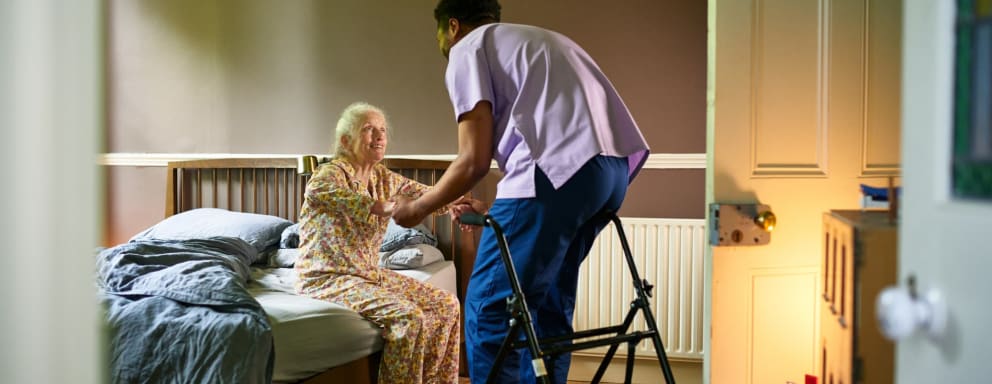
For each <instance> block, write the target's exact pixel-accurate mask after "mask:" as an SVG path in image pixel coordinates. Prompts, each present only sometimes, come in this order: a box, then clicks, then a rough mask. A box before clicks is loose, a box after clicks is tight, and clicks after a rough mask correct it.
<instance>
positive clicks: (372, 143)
mask: <svg viewBox="0 0 992 384" xmlns="http://www.w3.org/2000/svg"><path fill="white" fill-rule="evenodd" d="M386 129H387V127H386V119H385V118H384V117H383V116H382V115H381V114H379V113H376V112H371V111H370V112H368V113H366V114H365V118H364V119H363V120H362V123H361V126H359V128H358V132H356V135H357V137H356V138H355V142H354V146H353V147H352V150H353V151H354V153H355V160H357V161H358V162H359V163H360V164H369V165H371V164H375V163H378V162H380V161H382V159H383V158H385V157H386Z"/></svg>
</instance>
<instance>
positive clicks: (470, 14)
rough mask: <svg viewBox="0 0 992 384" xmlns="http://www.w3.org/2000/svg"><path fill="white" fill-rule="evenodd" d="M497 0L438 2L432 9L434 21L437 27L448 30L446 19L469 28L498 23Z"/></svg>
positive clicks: (446, 0) (498, 7) (443, 0)
mask: <svg viewBox="0 0 992 384" xmlns="http://www.w3.org/2000/svg"><path fill="white" fill-rule="evenodd" d="M500 8H501V7H500V5H499V1H497V0H440V1H438V3H437V6H436V7H434V20H435V21H437V25H438V26H440V27H441V28H443V29H444V30H445V31H447V30H448V19H452V18H454V19H456V20H458V22H459V23H461V24H464V25H466V26H470V27H477V26H480V25H482V24H488V23H498V22H499V12H500Z"/></svg>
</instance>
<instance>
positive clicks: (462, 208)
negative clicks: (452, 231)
mask: <svg viewBox="0 0 992 384" xmlns="http://www.w3.org/2000/svg"><path fill="white" fill-rule="evenodd" d="M486 211H487V209H486V204H485V203H483V202H482V201H479V200H476V199H473V198H470V197H466V196H462V197H460V198H458V200H455V201H454V202H452V203H451V221H452V222H453V223H455V224H458V228H461V230H462V231H465V232H472V231H474V230H475V227H477V225H470V224H462V222H461V221H460V219H461V217H462V214H465V213H476V214H484V213H486Z"/></svg>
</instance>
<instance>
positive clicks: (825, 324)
mask: <svg viewBox="0 0 992 384" xmlns="http://www.w3.org/2000/svg"><path fill="white" fill-rule="evenodd" d="M897 236H898V227H897V225H896V224H895V223H892V222H890V221H889V214H888V212H887V211H860V210H835V211H830V212H827V213H824V214H823V242H824V246H823V256H822V260H821V267H822V272H821V273H822V286H821V287H820V289H821V291H822V295H821V297H820V303H821V304H820V337H821V350H820V365H821V372H820V375H819V376H820V381H819V383H821V384H858V383H869V384H884V383H892V382H893V374H894V359H895V348H894V345H893V344H892V342H890V341H888V340H886V339H885V338H883V337H882V334H881V332H879V330H878V326H877V323H876V321H875V298H876V297H877V296H878V293H879V292H880V291H881V290H882V289H884V288H885V287H887V286H890V285H894V284H895V283H896V274H897V270H898V268H897V258H896V256H897V253H896V252H897V244H898V237H897Z"/></svg>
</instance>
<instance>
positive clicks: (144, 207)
mask: <svg viewBox="0 0 992 384" xmlns="http://www.w3.org/2000/svg"><path fill="white" fill-rule="evenodd" d="M502 3H503V21H505V22H516V23H529V24H537V25H541V26H544V27H548V28H550V29H554V30H557V31H559V32H562V33H565V34H566V35H569V36H570V37H572V38H573V39H574V40H576V41H577V42H578V43H579V44H581V45H583V46H584V47H586V49H587V50H588V51H589V52H590V54H591V55H592V56H593V57H594V58H595V59H596V60H597V61H598V63H599V64H600V66H601V67H602V68H603V70H604V71H605V72H606V74H607V75H608V76H609V77H610V78H611V80H612V81H613V83H614V85H615V87H616V88H617V89H618V90H619V91H620V93H621V96H622V97H623V98H624V100H625V101H626V102H627V104H628V105H629V107H630V108H631V112H632V114H633V115H634V117H635V119H637V121H638V123H639V125H640V127H641V129H642V131H643V132H644V136H645V137H646V138H647V140H648V143H649V144H650V146H651V148H652V152H653V153H655V154H664V153H677V154H682V153H690V154H692V153H696V154H698V153H703V152H704V151H705V127H704V125H705V52H706V51H705V50H706V48H705V42H706V27H705V25H706V9H705V7H706V5H705V2H702V1H696V0H680V1H664V2H660V1H653V0H629V1H624V2H613V1H607V0H585V1H568V0H547V1H541V2H528V1H526V0H505V1H503V2H502ZM434 4H435V1H434V0H416V1H389V0H336V1H294V2H278V3H276V2H271V1H263V0H239V1H234V0H142V1H124V0H111V1H110V2H109V8H110V14H109V41H108V48H109V57H108V60H107V61H108V71H109V76H108V77H109V80H108V81H109V84H108V96H109V101H110V103H109V131H108V137H107V139H108V143H107V148H108V149H107V151H108V152H111V153H183V154H189V153H267V154H285V153H324V152H326V151H327V150H328V148H329V147H330V142H331V127H332V125H333V124H334V122H335V121H336V118H337V115H338V113H339V112H340V110H341V109H343V107H344V106H345V105H347V104H348V103H350V102H352V101H355V100H366V101H369V102H371V103H374V104H378V105H380V106H382V107H383V108H384V109H385V110H386V111H387V113H388V114H389V117H390V120H391V123H392V126H393V132H392V137H391V144H390V148H389V152H390V153H391V154H394V155H399V154H453V153H455V152H456V142H455V124H454V119H453V116H452V110H451V106H450V104H449V102H448V99H447V91H446V90H445V89H444V84H443V71H444V67H445V64H446V62H445V60H444V58H443V57H442V56H441V55H440V54H439V53H438V51H437V47H436V41H435V39H434V34H435V31H436V29H435V28H436V25H435V23H434V20H433V17H432V10H433V7H434ZM108 178H109V183H110V184H109V186H108V192H109V193H108V205H109V225H110V228H109V230H108V233H109V235H108V238H107V240H106V241H107V242H108V243H116V242H120V241H122V240H126V239H127V237H129V236H130V235H133V234H134V233H136V232H138V231H140V230H141V229H143V228H144V227H147V226H148V225H151V224H152V223H154V222H155V221H157V220H159V219H161V217H162V213H161V212H162V210H163V206H164V204H163V203H162V200H164V191H162V188H161V186H162V185H164V180H165V172H164V168H161V167H127V166H116V167H111V169H109V170H108ZM703 189H704V175H703V170H702V169H647V170H645V171H644V172H642V174H641V176H640V177H639V178H638V179H637V180H635V182H634V183H633V185H632V186H631V190H630V193H629V195H628V199H627V202H626V203H625V205H624V209H623V211H622V212H621V214H622V215H624V216H637V217H675V218H701V217H703V213H704V198H703Z"/></svg>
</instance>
